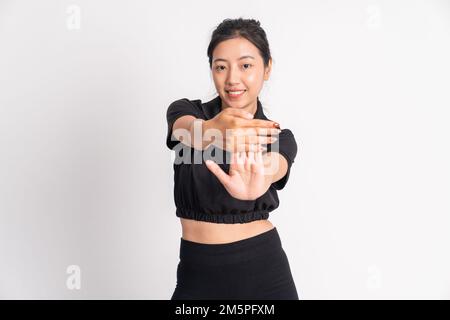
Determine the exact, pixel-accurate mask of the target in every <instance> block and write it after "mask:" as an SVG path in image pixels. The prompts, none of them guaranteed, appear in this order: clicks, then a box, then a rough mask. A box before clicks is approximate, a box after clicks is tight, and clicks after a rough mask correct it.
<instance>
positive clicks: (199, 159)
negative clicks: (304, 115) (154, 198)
mask: <svg viewBox="0 0 450 320" xmlns="http://www.w3.org/2000/svg"><path fill="white" fill-rule="evenodd" d="M208 57H209V65H210V69H211V72H212V76H213V79H214V85H215V87H216V90H217V93H218V96H217V97H216V98H214V99H213V100H211V101H208V102H205V103H202V101H201V100H189V99H186V98H184V99H180V100H177V101H175V102H173V103H172V104H171V105H170V106H169V107H168V109H167V123H168V133H167V141H166V144H167V147H169V148H170V149H172V150H175V151H176V152H175V154H176V159H175V162H174V173H175V177H174V182H175V187H174V197H175V205H176V208H177V209H176V215H177V216H178V217H179V218H180V220H181V225H182V237H181V244H180V253H179V254H180V261H179V264H178V268H177V286H176V288H175V291H174V293H173V295H172V299H173V300H174V299H255V300H256V299H294V300H297V299H298V294H297V290H296V286H295V284H294V281H293V278H292V274H291V270H290V267H289V262H288V259H287V256H286V254H285V251H284V250H283V248H282V245H281V240H280V237H279V235H278V232H277V229H276V227H275V226H274V225H273V224H272V223H271V222H270V221H269V220H268V217H269V212H271V211H273V210H274V209H276V208H277V207H278V205H279V200H278V195H277V190H281V189H283V188H284V186H285V185H286V183H287V181H288V178H289V174H290V169H291V166H292V163H293V162H294V159H295V156H296V154H297V144H296V141H295V138H294V135H293V134H292V132H291V131H290V130H289V129H283V130H280V126H279V125H278V124H277V123H276V122H274V121H271V120H269V119H268V118H267V117H266V116H265V115H264V112H263V109H262V105H261V102H260V101H259V98H258V95H259V93H260V91H261V89H262V87H263V84H264V81H266V80H268V79H269V76H270V71H271V67H272V58H271V55H270V50H269V44H268V41H267V37H266V33H265V31H264V30H263V29H262V28H261V26H260V23H259V22H258V21H255V20H253V19H242V18H239V19H226V20H224V21H223V22H222V23H221V24H220V25H219V26H218V27H217V28H216V29H215V30H214V32H213V34H212V38H211V42H210V44H209V47H208Z"/></svg>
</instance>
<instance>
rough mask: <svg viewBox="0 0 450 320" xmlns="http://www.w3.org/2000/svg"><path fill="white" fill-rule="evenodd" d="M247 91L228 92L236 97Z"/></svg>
mask: <svg viewBox="0 0 450 320" xmlns="http://www.w3.org/2000/svg"><path fill="white" fill-rule="evenodd" d="M244 91H245V90H242V91H228V93H229V94H234V95H239V94H241V93H243V92H244Z"/></svg>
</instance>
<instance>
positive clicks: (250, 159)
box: [245, 151, 257, 171]
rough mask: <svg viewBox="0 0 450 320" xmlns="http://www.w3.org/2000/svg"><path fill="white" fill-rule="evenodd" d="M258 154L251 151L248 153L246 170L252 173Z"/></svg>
mask: <svg viewBox="0 0 450 320" xmlns="http://www.w3.org/2000/svg"><path fill="white" fill-rule="evenodd" d="M256 153H257V152H253V151H249V152H248V153H247V162H246V166H245V170H247V171H250V170H251V168H252V164H253V163H255V154H256Z"/></svg>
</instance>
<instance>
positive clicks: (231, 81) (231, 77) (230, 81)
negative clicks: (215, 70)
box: [227, 68, 240, 86]
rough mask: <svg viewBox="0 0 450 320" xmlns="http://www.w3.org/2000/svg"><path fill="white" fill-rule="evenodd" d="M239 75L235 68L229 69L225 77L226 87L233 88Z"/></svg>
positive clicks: (237, 81) (237, 82)
mask: <svg viewBox="0 0 450 320" xmlns="http://www.w3.org/2000/svg"><path fill="white" fill-rule="evenodd" d="M239 78H240V73H239V70H238V69H237V68H230V71H229V72H228V76H227V85H228V86H233V85H236V84H239Z"/></svg>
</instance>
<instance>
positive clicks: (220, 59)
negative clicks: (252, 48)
mask: <svg viewBox="0 0 450 320" xmlns="http://www.w3.org/2000/svg"><path fill="white" fill-rule="evenodd" d="M246 58H250V59H255V58H254V57H252V56H242V57H240V58H239V59H238V60H242V59H246ZM217 61H225V62H228V60H225V59H222V58H217V59H214V61H213V62H217Z"/></svg>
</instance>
